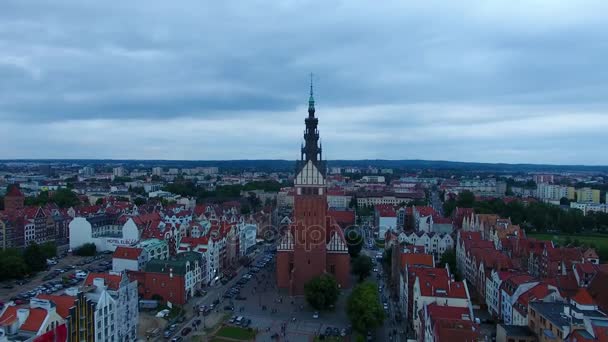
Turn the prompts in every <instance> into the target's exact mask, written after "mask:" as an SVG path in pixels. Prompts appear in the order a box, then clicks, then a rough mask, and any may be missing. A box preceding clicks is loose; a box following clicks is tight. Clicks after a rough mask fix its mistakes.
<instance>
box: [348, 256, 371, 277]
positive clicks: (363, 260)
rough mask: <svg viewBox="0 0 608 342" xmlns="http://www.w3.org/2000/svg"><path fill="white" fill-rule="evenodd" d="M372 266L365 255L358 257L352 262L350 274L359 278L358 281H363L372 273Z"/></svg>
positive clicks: (369, 259)
mask: <svg viewBox="0 0 608 342" xmlns="http://www.w3.org/2000/svg"><path fill="white" fill-rule="evenodd" d="M373 268H374V264H373V262H372V259H371V258H370V257H368V256H367V255H359V256H358V257H356V258H355V259H354V261H353V265H352V269H351V272H352V273H353V274H354V275H356V276H358V277H359V281H363V280H364V279H365V278H367V277H369V275H370V274H371V273H372V269H373Z"/></svg>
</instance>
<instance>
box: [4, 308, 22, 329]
mask: <svg viewBox="0 0 608 342" xmlns="http://www.w3.org/2000/svg"><path fill="white" fill-rule="evenodd" d="M17 309H19V308H18V307H16V306H14V305H13V306H9V307H8V308H6V310H5V311H4V313H3V314H2V316H0V325H11V324H13V322H15V320H16V319H17Z"/></svg>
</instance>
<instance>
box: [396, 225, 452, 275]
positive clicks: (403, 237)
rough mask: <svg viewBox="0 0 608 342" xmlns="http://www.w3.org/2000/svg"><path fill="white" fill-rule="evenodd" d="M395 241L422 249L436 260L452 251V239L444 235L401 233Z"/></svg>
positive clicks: (420, 232) (448, 235)
mask: <svg viewBox="0 0 608 342" xmlns="http://www.w3.org/2000/svg"><path fill="white" fill-rule="evenodd" d="M397 239H398V241H399V243H400V244H408V245H414V246H419V247H423V248H424V251H425V253H429V254H431V255H433V256H434V257H435V259H436V260H439V259H441V256H442V255H443V253H445V252H446V251H449V250H454V239H453V238H452V236H451V235H450V234H446V233H442V234H438V233H426V232H422V231H419V232H411V231H410V232H407V233H406V232H401V233H399V235H398V236H397ZM454 271H455V270H454Z"/></svg>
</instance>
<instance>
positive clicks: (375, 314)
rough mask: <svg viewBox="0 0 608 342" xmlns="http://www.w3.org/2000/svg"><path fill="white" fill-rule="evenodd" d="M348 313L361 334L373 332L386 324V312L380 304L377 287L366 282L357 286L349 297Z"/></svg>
mask: <svg viewBox="0 0 608 342" xmlns="http://www.w3.org/2000/svg"><path fill="white" fill-rule="evenodd" d="M346 313H347V314H348V318H349V319H350V321H351V323H352V325H353V329H355V331H358V332H360V333H364V332H366V331H367V330H373V329H375V328H377V327H378V326H380V325H382V322H384V310H383V308H382V306H381V304H380V298H379V297H378V290H377V289H376V285H375V284H374V283H371V282H365V283H362V284H359V285H357V286H355V288H354V289H353V292H352V293H351V295H350V296H349V297H348V302H347V305H346Z"/></svg>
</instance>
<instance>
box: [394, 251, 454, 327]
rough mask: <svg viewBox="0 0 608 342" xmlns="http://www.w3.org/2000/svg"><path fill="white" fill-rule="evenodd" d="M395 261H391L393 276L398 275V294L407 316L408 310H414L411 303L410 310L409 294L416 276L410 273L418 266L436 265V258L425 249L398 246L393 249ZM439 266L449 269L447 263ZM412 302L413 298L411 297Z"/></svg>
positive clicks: (432, 266)
mask: <svg viewBox="0 0 608 342" xmlns="http://www.w3.org/2000/svg"><path fill="white" fill-rule="evenodd" d="M393 253H394V254H393V255H394V257H393V261H392V262H391V268H392V271H391V277H393V276H397V277H398V278H397V279H394V280H393V281H394V282H396V284H395V285H396V286H398V291H397V292H398V296H399V306H400V308H401V310H400V311H401V312H402V313H403V314H404V315H405V316H406V318H407V314H408V311H411V310H412V307H411V305H410V306H409V310H408V296H409V295H410V294H411V293H412V289H413V288H414V278H413V277H408V275H410V273H412V272H414V270H416V268H417V267H422V268H424V267H428V268H434V267H435V259H434V258H433V256H432V255H430V254H426V253H424V251H417V250H416V249H415V248H412V249H409V248H403V249H401V250H399V249H398V248H395V249H393ZM439 267H446V268H447V269H449V267H448V266H447V265H439ZM410 304H411V298H410Z"/></svg>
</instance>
